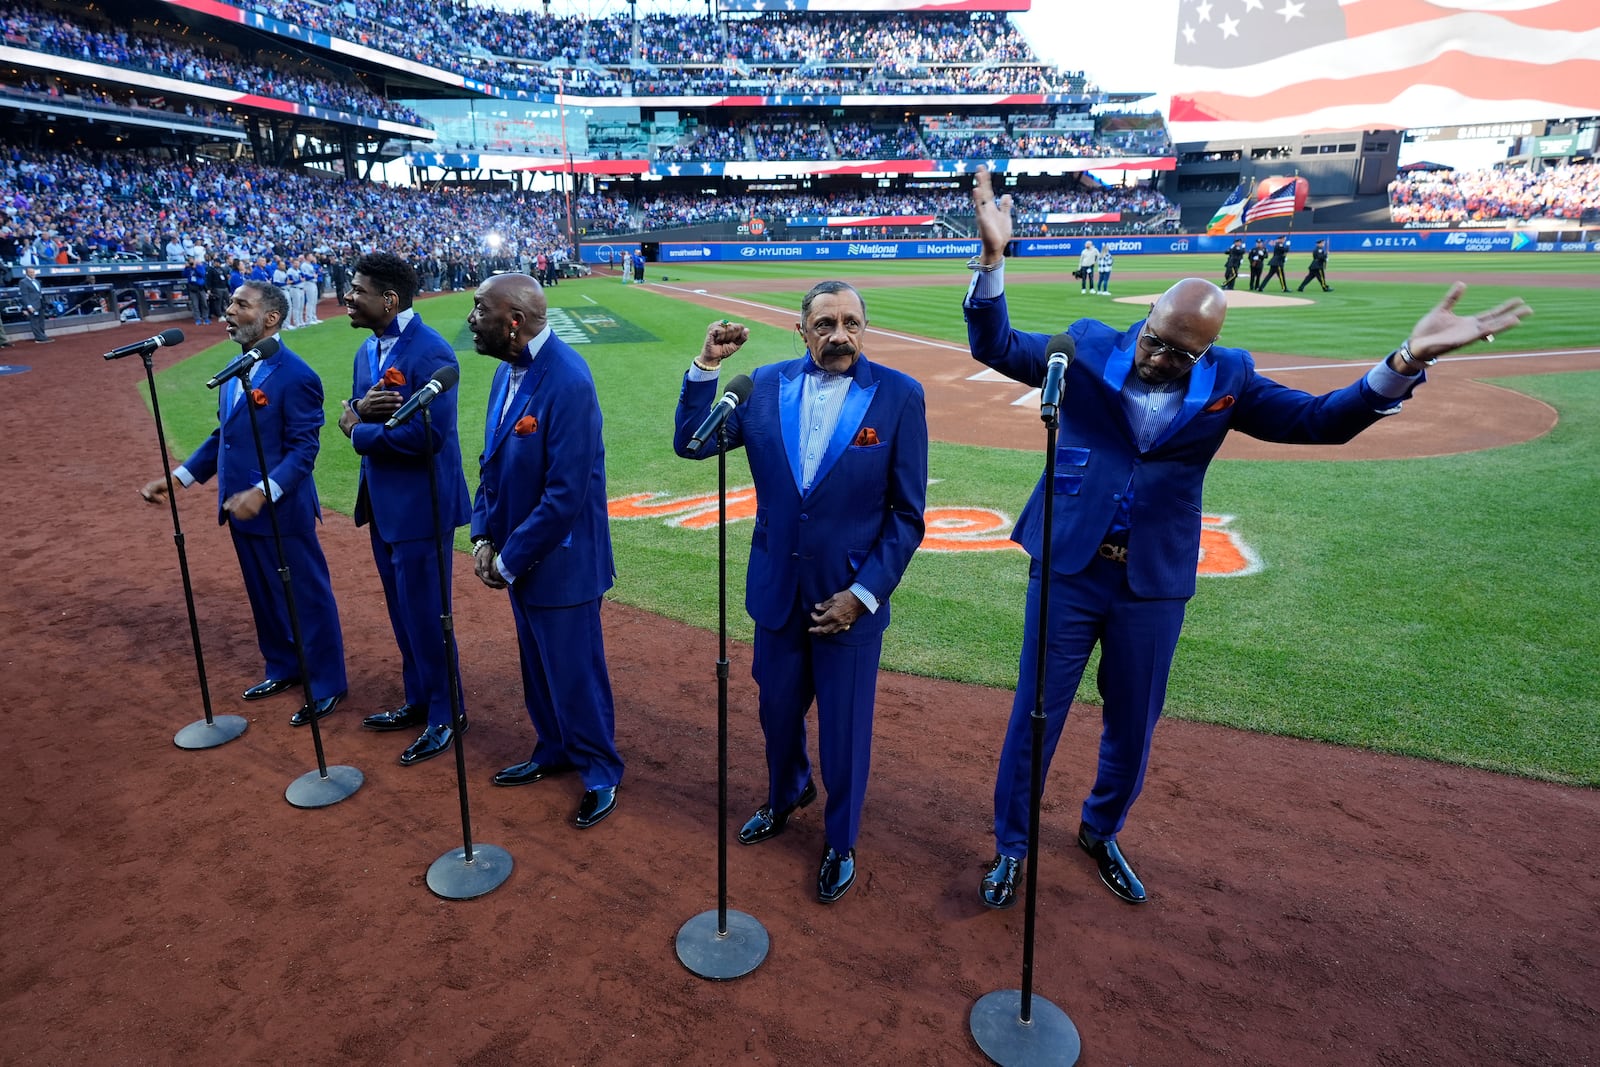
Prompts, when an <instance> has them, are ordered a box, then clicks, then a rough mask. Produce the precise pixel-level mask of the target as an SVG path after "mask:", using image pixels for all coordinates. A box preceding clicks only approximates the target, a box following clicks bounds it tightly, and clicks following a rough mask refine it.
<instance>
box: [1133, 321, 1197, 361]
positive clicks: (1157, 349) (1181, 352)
mask: <svg viewBox="0 0 1600 1067" xmlns="http://www.w3.org/2000/svg"><path fill="white" fill-rule="evenodd" d="M1139 341H1140V343H1141V344H1143V345H1144V346H1145V347H1146V348H1148V349H1149V350H1150V354H1151V355H1152V356H1166V355H1170V356H1171V357H1172V358H1173V359H1175V360H1181V361H1182V362H1183V363H1184V364H1186V365H1187V366H1190V367H1192V366H1194V365H1195V364H1196V363H1199V362H1200V359H1201V357H1203V356H1204V355H1205V354H1206V353H1207V352H1209V351H1211V345H1214V344H1216V342H1215V341H1212V342H1211V344H1208V345H1206V346H1205V347H1204V348H1202V349H1201V350H1200V351H1198V352H1191V351H1189V350H1188V349H1187V348H1179V347H1178V346H1177V345H1169V344H1167V342H1165V341H1163V340H1162V339H1161V337H1160V335H1158V334H1157V333H1156V332H1155V331H1154V330H1152V329H1151V328H1150V327H1149V325H1148V324H1146V325H1145V328H1144V332H1143V333H1141V334H1139Z"/></svg>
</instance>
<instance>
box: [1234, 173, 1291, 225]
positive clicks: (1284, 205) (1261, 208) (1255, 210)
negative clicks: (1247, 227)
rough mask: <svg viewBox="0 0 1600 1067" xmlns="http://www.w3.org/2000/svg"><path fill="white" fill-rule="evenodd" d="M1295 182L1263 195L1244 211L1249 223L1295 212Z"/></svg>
mask: <svg viewBox="0 0 1600 1067" xmlns="http://www.w3.org/2000/svg"><path fill="white" fill-rule="evenodd" d="M1295 184H1296V183H1295V182H1290V183H1289V184H1288V185H1285V186H1283V187H1282V188H1280V189H1275V190H1273V191H1272V193H1270V194H1269V195H1267V196H1264V197H1262V198H1261V199H1260V200H1257V201H1256V202H1255V203H1253V204H1251V205H1250V207H1249V208H1248V209H1247V210H1246V211H1245V213H1244V220H1245V221H1246V222H1248V223H1257V222H1260V221H1261V220H1262V219H1276V218H1281V217H1282V216H1284V215H1291V216H1292V215H1293V214H1294V192H1295Z"/></svg>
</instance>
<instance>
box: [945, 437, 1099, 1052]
mask: <svg viewBox="0 0 1600 1067" xmlns="http://www.w3.org/2000/svg"><path fill="white" fill-rule="evenodd" d="M1040 418H1042V419H1043V420H1044V425H1045V460H1044V549H1043V551H1041V552H1040V554H1039V606H1038V612H1037V616H1036V618H1037V622H1036V623H1035V630H1036V633H1037V635H1038V636H1037V638H1036V640H1037V647H1036V648H1035V650H1034V693H1033V711H1032V712H1031V714H1030V715H1029V726H1030V727H1031V731H1030V736H1031V738H1032V746H1033V753H1032V755H1033V758H1032V760H1031V761H1030V766H1029V782H1028V786H1029V790H1028V800H1029V805H1028V857H1027V862H1028V875H1027V885H1026V889H1025V892H1026V893H1027V901H1026V903H1025V904H1024V910H1023V923H1022V989H1021V990H1020V991H1018V990H1011V989H1002V990H996V991H995V992H993V993H988V994H985V995H984V996H983V997H981V998H979V1000H978V1002H977V1003H976V1004H974V1005H973V1006H972V1015H971V1018H970V1020H969V1025H970V1027H971V1030H972V1037H973V1040H975V1041H976V1042H977V1043H978V1047H979V1048H980V1049H982V1050H983V1053H984V1055H986V1056H988V1057H989V1058H990V1059H991V1060H993V1061H994V1062H995V1063H999V1064H1004V1065H1006V1067H1033V1065H1035V1064H1041V1065H1042V1064H1050V1065H1052V1067H1072V1065H1073V1064H1075V1063H1077V1062H1078V1054H1079V1053H1080V1052H1081V1051H1082V1048H1083V1046H1082V1042H1081V1041H1080V1039H1079V1037H1078V1028H1077V1027H1076V1026H1074V1025H1073V1023H1072V1020H1071V1019H1070V1018H1068V1017H1067V1013H1066V1012H1064V1011H1062V1010H1061V1009H1060V1008H1058V1007H1056V1006H1055V1005H1054V1004H1052V1003H1051V1002H1050V1001H1049V1000H1047V999H1045V998H1043V997H1040V998H1039V1002H1038V1004H1037V1005H1035V1004H1034V997H1033V945H1034V928H1035V914H1036V909H1037V903H1036V902H1037V900H1038V897H1039V893H1038V889H1039V804H1040V801H1041V799H1042V796H1043V793H1044V727H1045V717H1044V675H1045V652H1046V649H1047V648H1048V646H1049V644H1050V630H1049V625H1048V624H1049V621H1050V540H1051V535H1052V534H1053V533H1054V532H1055V481H1056V430H1057V428H1058V426H1059V422H1058V420H1057V415H1056V410H1055V406H1054V405H1052V406H1051V407H1050V408H1049V410H1048V412H1046V411H1044V410H1041V412H1040ZM1035 1007H1037V1008H1038V1011H1037V1013H1035V1010H1034V1009H1035Z"/></svg>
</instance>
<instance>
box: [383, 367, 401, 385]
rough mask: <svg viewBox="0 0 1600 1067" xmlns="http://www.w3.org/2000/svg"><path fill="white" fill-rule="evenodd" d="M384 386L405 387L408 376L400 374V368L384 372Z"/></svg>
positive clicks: (392, 368)
mask: <svg viewBox="0 0 1600 1067" xmlns="http://www.w3.org/2000/svg"><path fill="white" fill-rule="evenodd" d="M383 384H384V385H404V384H406V376H405V375H404V374H402V373H400V368H399V367H390V368H389V369H388V370H386V371H384V372H383Z"/></svg>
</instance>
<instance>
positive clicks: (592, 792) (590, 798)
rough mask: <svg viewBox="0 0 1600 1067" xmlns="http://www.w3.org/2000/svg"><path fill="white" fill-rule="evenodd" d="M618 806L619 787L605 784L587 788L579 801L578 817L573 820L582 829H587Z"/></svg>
mask: <svg viewBox="0 0 1600 1067" xmlns="http://www.w3.org/2000/svg"><path fill="white" fill-rule="evenodd" d="M616 807H617V787H616V786H614V785H603V786H601V787H600V788H599V789H589V790H585V792H584V794H583V799H582V800H580V801H579V802H578V817H577V818H576V819H574V820H573V822H574V823H575V824H576V825H577V827H578V829H580V830H587V829H588V828H589V827H591V826H593V825H594V824H595V823H597V822H599V821H600V820H601V819H604V818H605V817H606V816H607V815H610V814H611V813H612V812H613V811H614V810H616Z"/></svg>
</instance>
